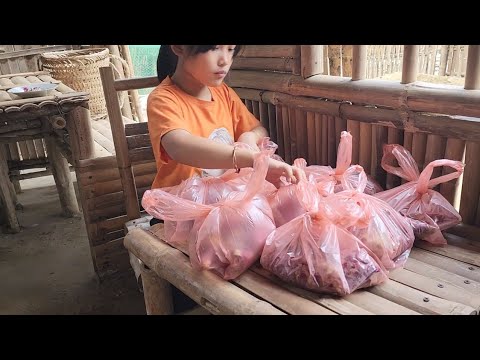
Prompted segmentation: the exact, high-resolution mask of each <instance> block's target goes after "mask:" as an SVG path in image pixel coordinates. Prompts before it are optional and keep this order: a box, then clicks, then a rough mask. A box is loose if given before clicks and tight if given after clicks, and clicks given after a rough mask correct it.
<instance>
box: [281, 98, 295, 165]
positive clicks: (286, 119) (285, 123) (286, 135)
mask: <svg viewBox="0 0 480 360" xmlns="http://www.w3.org/2000/svg"><path fill="white" fill-rule="evenodd" d="M288 109H289V108H288V107H287V106H282V128H283V133H282V138H281V139H282V140H283V149H284V151H285V157H284V160H285V161H286V162H287V163H289V164H291V163H292V160H293V159H292V151H291V146H290V136H291V134H290V116H289V115H290V114H289V111H288Z"/></svg>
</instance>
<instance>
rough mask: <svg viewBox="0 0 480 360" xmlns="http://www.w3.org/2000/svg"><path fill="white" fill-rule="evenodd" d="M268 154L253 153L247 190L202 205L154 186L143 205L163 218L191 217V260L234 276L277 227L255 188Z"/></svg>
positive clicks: (259, 183)
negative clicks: (148, 202) (150, 199)
mask: <svg viewBox="0 0 480 360" xmlns="http://www.w3.org/2000/svg"><path fill="white" fill-rule="evenodd" d="M269 155H270V154H268V153H266V152H262V153H259V154H257V155H256V158H255V163H254V172H253V174H252V176H251V177H250V180H249V182H248V184H247V188H246V191H244V192H230V193H229V194H228V195H227V197H226V198H224V199H222V200H221V201H220V202H219V203H216V204H214V205H202V204H197V203H194V202H192V201H188V200H184V199H180V198H178V197H176V196H174V195H172V194H169V193H166V192H163V191H162V190H157V191H155V190H152V192H153V191H155V192H154V193H153V194H151V195H149V196H151V197H155V201H154V202H153V203H154V204H155V205H154V206H150V207H148V208H147V207H145V205H144V208H145V210H147V212H148V213H149V214H151V215H153V216H155V217H159V218H161V219H164V220H170V221H174V220H177V221H188V220H195V223H194V226H193V228H192V230H191V231H190V236H189V240H188V247H189V251H188V252H189V255H190V261H191V263H192V266H193V267H194V268H196V269H200V268H203V269H210V270H214V271H215V272H216V273H218V274H219V275H220V276H222V277H223V278H224V279H227V280H229V279H234V278H236V277H237V276H239V275H240V274H241V273H242V272H244V271H245V270H246V269H247V268H248V267H250V266H251V265H252V264H253V263H254V262H255V261H257V260H258V258H259V257H260V254H261V252H262V249H263V246H264V244H265V239H266V237H267V236H268V234H270V232H272V231H273V230H274V229H275V224H274V222H273V216H272V211H271V208H270V205H269V204H268V202H267V199H266V198H265V197H264V196H263V195H261V194H258V192H259V190H260V189H261V187H262V184H263V182H264V181H265V175H266V172H267V168H268V161H269V160H268V156H269ZM142 204H143V203H142Z"/></svg>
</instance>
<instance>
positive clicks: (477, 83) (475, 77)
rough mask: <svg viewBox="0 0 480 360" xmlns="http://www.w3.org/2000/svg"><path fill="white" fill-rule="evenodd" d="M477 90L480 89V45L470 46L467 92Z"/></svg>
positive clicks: (466, 79) (466, 76) (466, 77)
mask: <svg viewBox="0 0 480 360" xmlns="http://www.w3.org/2000/svg"><path fill="white" fill-rule="evenodd" d="M477 89H480V45H469V46H468V60H467V70H466V74H465V90H477Z"/></svg>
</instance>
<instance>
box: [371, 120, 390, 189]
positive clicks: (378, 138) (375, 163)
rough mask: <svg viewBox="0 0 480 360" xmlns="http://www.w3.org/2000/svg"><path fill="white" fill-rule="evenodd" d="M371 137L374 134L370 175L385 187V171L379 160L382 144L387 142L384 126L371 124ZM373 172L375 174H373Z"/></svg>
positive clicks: (381, 153) (380, 158) (386, 131)
mask: <svg viewBox="0 0 480 360" xmlns="http://www.w3.org/2000/svg"><path fill="white" fill-rule="evenodd" d="M372 130H373V131H372V137H373V136H375V138H374V139H373V141H372V143H374V144H375V148H374V151H372V156H373V159H372V168H373V167H374V169H372V175H373V176H374V177H375V179H376V180H377V181H378V183H379V184H380V185H381V186H382V187H383V188H385V187H386V183H387V172H386V171H385V170H384V169H383V168H382V165H381V160H382V156H383V145H385V144H386V143H387V142H388V130H387V128H386V127H385V126H379V125H374V126H372ZM374 174H375V175H374Z"/></svg>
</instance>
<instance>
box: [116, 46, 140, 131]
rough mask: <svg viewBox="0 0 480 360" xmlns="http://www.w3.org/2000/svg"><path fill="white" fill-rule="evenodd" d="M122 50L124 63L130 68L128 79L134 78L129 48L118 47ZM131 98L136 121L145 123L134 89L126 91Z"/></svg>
mask: <svg viewBox="0 0 480 360" xmlns="http://www.w3.org/2000/svg"><path fill="white" fill-rule="evenodd" d="M120 47H121V49H122V54H123V56H124V57H125V61H126V62H127V64H128V66H129V68H130V77H134V76H135V73H134V70H133V62H132V56H131V55H130V48H129V47H128V45H120ZM128 92H129V94H130V96H131V98H132V105H133V110H134V111H135V115H137V118H138V121H139V122H145V119H144V118H143V114H142V109H141V108H140V99H139V97H138V91H137V90H136V89H132V90H129V91H128Z"/></svg>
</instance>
